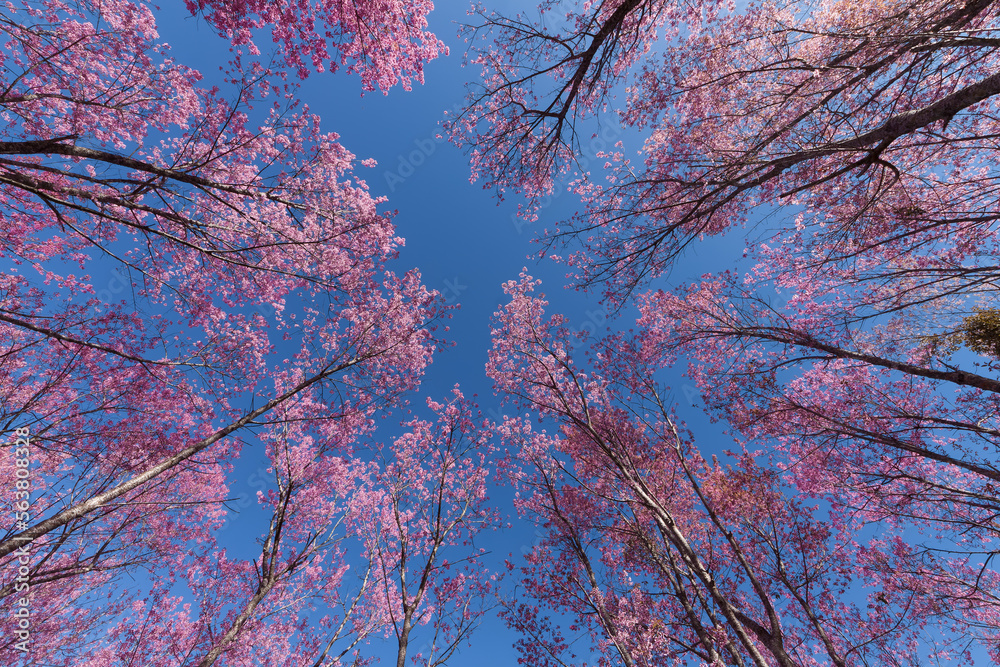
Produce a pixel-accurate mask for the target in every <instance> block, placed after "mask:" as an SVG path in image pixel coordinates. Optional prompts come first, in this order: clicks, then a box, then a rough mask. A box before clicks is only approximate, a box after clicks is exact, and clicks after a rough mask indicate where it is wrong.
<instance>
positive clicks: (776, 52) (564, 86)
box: [452, 0, 1000, 662]
mask: <svg viewBox="0 0 1000 667" xmlns="http://www.w3.org/2000/svg"><path fill="white" fill-rule="evenodd" d="M539 10H540V14H539V16H538V18H537V19H536V18H534V17H527V16H523V15H522V16H518V17H514V18H508V17H504V16H500V15H498V14H495V13H488V12H486V11H481V12H480V14H479V24H478V25H476V26H473V27H471V28H470V30H471V32H472V33H473V34H472V36H473V37H474V38H475V39H476V40H477V42H478V44H479V46H478V47H474V51H473V55H472V60H473V61H474V62H475V63H476V64H478V65H480V66H481V67H482V69H483V77H482V82H481V83H480V84H477V86H478V87H475V88H474V89H473V92H472V99H471V104H470V107H469V109H468V110H467V111H466V113H465V115H464V116H463V117H462V118H461V119H460V120H459V122H457V123H456V124H454V125H453V126H452V130H453V135H454V136H455V137H456V138H457V139H458V140H459V141H466V142H468V143H469V144H470V145H471V144H475V145H477V146H479V145H482V146H485V147H486V149H485V150H479V149H476V148H474V149H473V150H472V157H473V169H474V174H475V175H477V176H484V175H485V180H486V181H487V183H488V184H489V185H492V186H494V187H497V188H498V189H500V190H504V189H506V188H514V189H518V190H520V191H522V192H523V193H525V194H526V195H527V197H528V201H529V209H528V214H529V215H531V214H532V209H531V205H535V206H537V205H538V198H539V196H541V195H543V194H545V193H547V192H548V191H550V190H551V188H552V187H554V182H555V178H556V176H558V175H559V174H562V173H565V172H570V171H573V169H574V162H575V161H576V160H577V159H578V158H579V157H580V141H579V136H581V133H583V132H586V131H588V130H589V128H590V127H592V126H593V123H594V122H599V121H600V120H601V114H602V113H603V112H605V111H608V110H610V109H612V108H614V110H615V112H616V113H617V115H618V118H619V120H620V121H621V122H622V123H623V125H625V126H626V128H628V129H631V130H634V131H636V132H638V133H641V134H642V136H643V138H644V139H645V143H644V145H643V148H642V150H641V154H640V155H641V159H640V160H634V161H633V160H631V159H629V158H628V157H627V156H626V155H625V152H624V148H623V146H621V145H619V146H618V147H617V148H616V149H615V150H614V151H612V152H610V153H608V154H607V155H605V156H604V157H605V158H606V159H607V160H608V163H607V165H606V171H605V173H604V174H603V176H606V178H604V179H602V178H598V177H597V175H595V174H577V175H576V178H577V180H576V181H575V182H574V186H573V187H574V188H575V190H576V192H577V193H578V194H579V195H580V196H581V199H582V206H581V210H580V212H579V214H577V215H576V216H574V217H573V218H572V219H570V220H568V221H566V222H564V223H560V225H559V226H558V227H556V228H554V229H551V230H550V231H549V232H547V234H546V236H545V237H544V239H543V241H544V242H545V243H547V244H548V245H549V246H554V245H558V244H561V243H563V242H565V243H566V244H573V243H575V244H576V245H575V246H571V247H572V249H573V250H574V252H573V254H571V255H569V257H568V259H567V263H568V264H569V265H570V266H571V268H572V270H573V271H574V277H575V279H576V282H577V284H579V285H583V286H586V287H602V288H603V289H604V294H605V296H606V297H607V298H608V299H609V300H610V301H611V302H612V303H614V304H618V305H622V306H624V305H627V304H628V301H627V298H628V297H630V296H636V297H638V298H637V300H636V301H635V303H636V304H637V305H638V307H639V309H640V311H641V318H640V320H639V322H638V329H637V333H636V334H635V341H634V342H633V343H630V345H632V346H633V347H634V348H635V349H636V350H640V351H641V354H642V355H646V356H644V359H645V360H646V363H648V364H649V365H650V367H651V369H652V370H651V371H650V372H651V373H652V372H655V371H656V370H658V369H661V368H666V367H671V366H680V367H682V368H685V367H686V368H687V374H688V376H689V377H691V378H692V379H693V380H694V382H695V383H696V384H697V387H698V389H699V390H700V393H701V398H702V403H703V405H704V407H705V408H706V409H707V410H708V412H709V414H710V416H712V417H713V418H715V419H724V420H725V421H726V423H727V424H728V425H729V426H730V427H731V428H732V429H733V431H734V433H735V434H736V435H737V436H738V437H739V438H740V439H741V441H743V442H744V443H746V447H748V448H751V447H760V448H761V449H760V450H759V451H757V452H755V455H754V459H753V461H754V464H755V465H757V466H759V467H760V468H761V469H762V470H764V471H767V475H779V477H780V480H781V484H782V485H783V486H781V487H780V488H782V489H783V490H782V495H785V496H787V497H789V498H791V499H794V500H795V502H796V503H802V504H803V506H806V507H808V506H810V504H812V503H819V502H822V503H827V504H828V507H829V511H830V512H831V516H833V517H835V518H836V522H839V523H836V524H835V525H836V528H837V530H838V531H845V534H846V535H851V536H854V537H852V539H854V540H857V541H858V542H859V544H860V545H861V547H864V549H870V550H869V551H868V552H864V551H863V550H862V548H861V547H858V548H857V549H855V551H854V553H855V554H856V555H855V556H851V557H852V558H858V559H859V560H858V561H857V563H861V562H862V561H864V562H870V563H871V562H876V561H877V562H879V563H881V564H882V566H888V567H892V568H896V569H897V571H898V572H900V573H906V577H901V578H905V579H909V577H910V575H911V574H913V573H916V572H924V574H922V575H921V577H922V578H923V581H925V582H933V586H934V587H936V589H937V590H936V591H935V592H931V590H930V589H927V588H924V589H920V587H919V586H916V585H914V584H915V582H916V581H917V579H909V583H907V584H906V586H908V587H909V588H908V590H911V591H912V592H914V593H915V595H917V597H920V596H932V597H933V596H935V595H936V596H938V597H939V599H941V600H944V599H948V600H949V602H948V603H946V604H944V606H941V607H937V609H938V610H939V612H930V611H928V612H927V613H928V614H930V615H931V616H938V615H940V617H941V618H942V619H944V618H947V619H948V620H946V621H945V620H942V621H941V623H942V624H943V625H942V626H940V627H938V628H937V629H936V630H935V632H942V633H944V635H947V632H946V631H945V630H942V629H941V628H943V627H944V626H946V625H947V624H949V623H957V624H958V625H957V626H954V627H960V628H964V629H962V630H961V631H960V632H965V633H967V634H968V636H970V637H971V636H977V637H980V638H982V639H984V640H985V641H987V642H995V636H996V606H995V599H994V586H995V579H996V573H995V568H994V567H993V566H992V560H993V556H994V554H995V551H996V546H995V545H996V538H997V534H996V527H995V517H996V509H997V506H998V505H997V492H996V481H997V475H998V471H1000V464H998V460H997V456H996V452H997V449H996V447H997V441H996V437H997V430H996V426H997V425H996V423H995V415H996V409H997V404H996V393H997V389H998V388H1000V385H998V384H997V379H996V372H997V370H998V369H997V361H996V356H995V351H996V349H997V348H996V346H995V337H996V333H995V332H996V328H995V322H994V320H995V314H996V304H995V295H996V275H997V272H996V262H995V256H996V252H997V238H996V225H995V221H996V216H997V210H996V204H995V200H996V198H995V182H996V167H995V165H996V155H997V151H996V148H997V147H996V143H995V137H996V132H995V129H996V128H995V118H996V105H997V101H998V97H997V94H998V93H1000V87H998V79H997V76H996V61H995V58H996V54H997V51H996V49H995V44H996V37H997V35H996V30H997V20H998V17H997V13H996V10H997V7H996V4H995V3H989V2H977V1H970V2H964V3H947V2H927V1H923V0H902V1H900V2H881V1H879V2H874V1H873V2H867V1H866V0H860V1H856V0H852V1H849V2H847V1H843V2H837V1H829V2H826V1H824V2H819V3H814V4H810V5H808V6H807V5H803V4H802V3H791V2H768V3H751V4H747V5H742V6H740V7H739V8H737V7H735V6H726V5H724V4H723V3H714V2H699V3H686V4H685V3H672V2H627V1H618V0H614V1H609V2H594V3H578V4H577V3H554V2H553V3H542V4H540V5H539ZM557 11H558V12H561V13H562V16H555V17H553V14H554V13H556V12H557ZM588 119H589V120H588ZM741 227H749V228H750V231H749V232H747V233H746V238H745V239H740V240H739V241H738V242H739V244H740V245H739V246H738V247H744V248H745V250H744V251H743V253H742V256H738V255H737V256H736V257H734V258H733V260H734V261H735V262H736V263H737V269H736V270H733V269H732V268H731V265H732V264H731V263H727V265H726V266H724V267H719V266H708V267H700V269H701V271H708V272H710V273H706V274H705V275H703V276H702V277H701V278H700V279H698V280H696V281H694V282H693V283H691V284H684V285H681V286H677V287H672V288H671V287H668V286H664V285H662V282H661V281H663V279H664V278H666V277H668V276H667V274H668V272H669V271H670V270H672V269H674V268H676V267H677V263H676V261H675V260H677V259H678V257H679V256H680V253H681V252H682V251H683V250H684V249H685V248H687V247H689V246H690V245H691V244H693V243H696V242H697V241H698V240H699V239H702V238H704V237H706V236H711V235H722V234H729V236H728V238H729V239H732V238H733V237H734V236H735V235H736V234H741V235H742V234H743V232H740V231H739V229H740V228H741ZM734 254H735V253H734ZM654 281H656V285H655V286H656V287H663V289H662V290H657V291H655V292H652V293H647V294H640V293H639V292H640V291H641V290H642V289H644V288H645V287H648V286H649V285H650V284H651V283H652V282H654ZM567 349H568V348H567ZM627 349H632V348H631V347H629V348H627ZM621 354H625V353H624V352H623V351H622V350H619V349H616V348H614V347H611V348H610V349H608V350H607V351H606V355H607V357H606V359H605V361H606V362H607V363H609V364H610V363H611V359H612V358H613V357H614V356H616V355H621ZM626 356H628V355H626ZM618 373H622V374H624V375H623V376H622V377H626V378H627V377H633V374H632V372H631V371H628V369H627V368H622V369H618V368H614V369H609V370H607V371H606V372H604V373H603V374H602V377H603V378H605V381H606V382H608V383H611V384H614V383H617V382H620V381H621V382H623V381H624V380H622V378H621V377H619V375H618ZM635 387H638V388H634V387H630V388H629V390H628V392H624V393H623V394H622V397H621V398H620V400H621V402H623V403H626V404H629V405H631V404H633V403H634V402H636V401H640V400H642V396H644V395H647V394H644V393H643V392H645V389H642V385H641V384H636V385H635ZM505 390H509V391H511V392H514V393H515V394H517V392H516V386H515V385H511V386H510V387H505ZM588 391H589V390H588ZM629 392H634V393H633V394H630V393H629ZM578 393H580V392H578ZM636 394H637V395H636ZM530 400H531V402H532V403H533V404H538V403H539V402H540V401H541V399H538V398H531V399H530ZM588 400H591V401H596V400H597V398H596V397H595V398H590V397H588ZM632 412H633V414H641V411H639V410H633V411H632ZM581 419H582V418H581ZM750 443H753V444H750ZM554 446H555V445H554ZM681 458H682V459H683V461H684V463H685V464H689V465H691V466H692V467H693V469H694V470H697V466H698V462H699V461H700V460H701V458H702V457H701V454H699V453H698V452H696V451H693V452H690V453H686V454H684V455H683V456H681ZM741 465H742V464H741ZM744 469H745V470H748V471H749V470H751V467H749V466H744ZM758 476H759V475H758V474H757V473H753V474H751V477H753V478H757V477H758ZM693 483H694V482H692V484H693ZM698 484H699V485H702V486H706V483H705V482H703V481H699V482H698ZM554 488H558V487H554ZM706 497H708V496H706ZM704 509H705V511H708V512H710V513H711V512H714V511H715V510H709V508H708V507H705V508H704ZM713 525H717V524H715V523H714V522H713ZM876 529H877V530H879V531H883V532H884V533H885V534H887V535H893V538H891V539H887V541H885V542H884V544H882V545H881V546H878V547H872V546H871V545H870V543H869V544H867V545H866V544H864V543H863V540H862V536H866V535H868V534H869V533H870V531H872V530H876ZM893 540H895V541H893ZM862 553H868V554H869V556H865V557H864V558H862V556H861V554H862ZM876 553H879V554H881V555H879V556H877V557H876V556H875V554H876ZM730 557H731V558H733V559H735V560H734V562H739V559H738V558H737V556H736V554H735V553H732V554H730ZM865 558H867V559H868V560H867V561H866V560H865ZM750 562H753V561H750ZM855 567H856V568H857V570H858V571H862V572H867V571H869V570H867V569H865V568H866V567H867V566H861V565H855ZM923 568H930V569H929V570H924V569H923ZM931 570H936V571H937V572H938V574H932V573H931ZM883 597H885V599H887V600H893V599H896V600H898V599H900V598H893V596H892V595H889V594H884V595H883ZM915 599H916V598H915ZM924 599H925V600H928V599H929V598H927V597H925V598H924ZM877 603H882V605H883V606H884V604H885V602H884V600H880V599H877V598H876V599H873V601H872V602H871V604H872V605H873V606H878V604H877ZM927 603H928V604H931V603H930V602H927ZM906 604H908V603H906ZM906 604H904V607H905V606H906ZM763 608H766V605H765V606H764V607H763ZM928 609H929V608H928ZM828 613H829V612H824V614H828ZM907 614H908V612H902V616H901V617H900V618H904V617H907ZM761 620H762V619H757V620H756V621H755V622H757V623H758V624H759V625H761V627H764V628H766V627H767V626H766V625H765V624H763V623H761ZM909 620H912V621H916V622H918V623H919V619H918V617H909ZM900 627H902V625H901V626H900ZM772 636H773V633H772ZM817 636H818V635H817ZM953 636H954V635H953ZM959 636H960V635H959ZM820 641H821V643H823V646H824V647H826V644H825V643H824V642H822V640H820ZM902 645H906V643H905V642H903V644H902ZM991 648H992V646H991ZM824 650H825V649H824ZM992 650H994V651H995V648H993V649H992ZM840 655H841V658H843V659H845V660H846V659H848V658H849V657H850V656H849V655H848V654H847V653H840ZM830 656H831V657H830V659H831V660H834V657H833V654H830ZM700 657H701V658H702V659H704V660H705V661H706V662H710V660H708V658H706V657H705V656H704V655H702V656H700ZM995 657H996V656H995V655H994V659H995ZM897 658H898V656H897V657H896V658H893V657H892V656H891V655H890V654H886V657H885V660H887V661H890V662H891V660H892V659H897ZM728 659H729V658H725V659H724V660H728ZM774 659H775V660H777V661H779V662H780V661H781V660H783V658H780V657H778V656H777V655H775V656H774ZM852 659H854V658H852ZM899 659H901V658H899ZM834 661H835V660H834Z"/></svg>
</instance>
